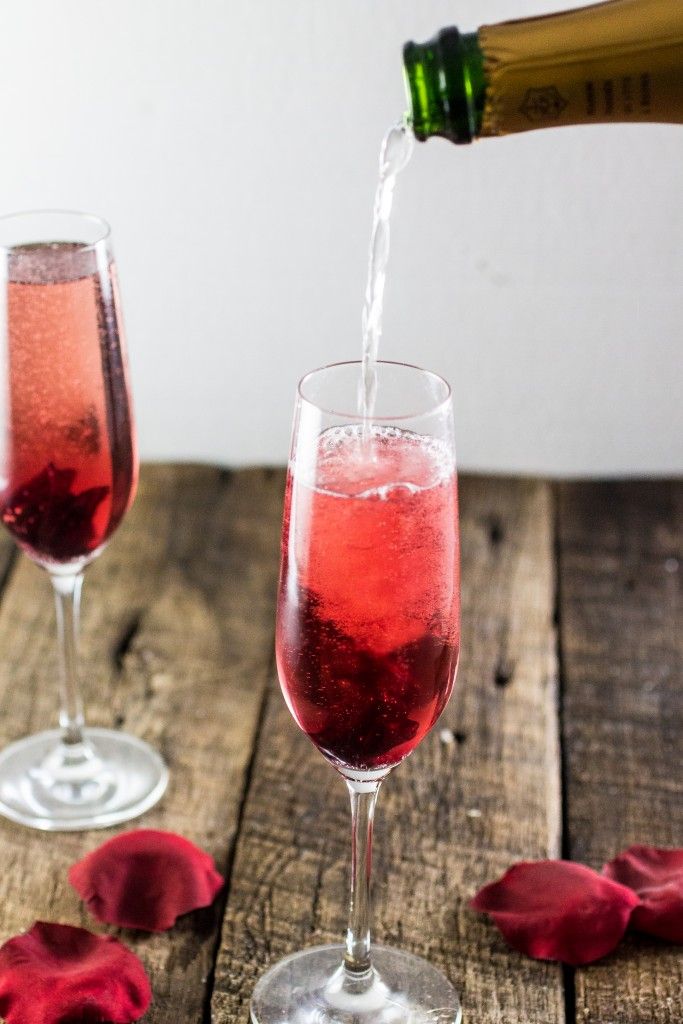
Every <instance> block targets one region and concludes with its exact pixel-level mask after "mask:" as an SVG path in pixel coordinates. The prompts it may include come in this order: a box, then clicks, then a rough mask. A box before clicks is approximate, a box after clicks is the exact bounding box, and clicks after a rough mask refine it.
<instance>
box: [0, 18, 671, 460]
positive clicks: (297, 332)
mask: <svg viewBox="0 0 683 1024" xmlns="http://www.w3.org/2000/svg"><path fill="white" fill-rule="evenodd" d="M559 3H560V0H558V2H557V3H552V2H551V3H549V2H548V0H514V2H513V0H229V2H226V0H165V2H164V0H116V2H111V0H60V2H59V3H54V0H22V2H21V3H20V4H13V5H11V9H10V6H9V5H5V8H4V11H3V17H2V23H1V31H0V67H1V69H2V71H1V74H2V81H3V84H2V89H1V90H0V107H1V110H2V137H3V138H2V150H3V159H2V164H1V165H0V181H1V184H2V189H1V192H0V195H1V196H2V200H1V201H2V207H3V209H2V212H11V211H13V210H19V209H26V208H36V207H50V206H57V207H64V208H73V209H87V210H91V211H92V212H96V213H100V214H102V215H103V216H105V217H107V219H109V220H110V222H111V223H112V226H113V230H114V241H115V248H116V251H117V255H118V263H119V271H120V277H121V282H122V291H123V299H124V311H125V316H126V323H127V332H128V338H129V346H130V353H131V362H132V369H133V377H134V387H135V397H136V404H137V415H138V422H139V431H140V441H141V449H142V454H143V455H144V456H145V457H147V458H167V459H172V458H176V459H195V458H198V459H202V460H212V461H217V462H221V463H246V462H279V461H284V459H285V457H286V451H287V446H288V437H289V426H290V416H291V410H292V400H293V393H294V387H295V383H296V380H297V379H298V377H299V376H300V375H301V374H302V373H303V372H304V371H306V370H308V369H310V368H312V367H313V366H317V365H321V364H323V363H326V362H331V361H336V360H339V359H346V358H357V357H358V355H359V353H360V310H361V301H362V293H363V288H364V276H365V265H366V253H367V245H368V234H369V230H370V212H371V203H372V196H373V191H374V186H375V177H376V166H377V156H378V149H379V143H380V139H381V137H382V134H383V133H384V131H385V129H386V128H387V127H388V126H389V124H390V123H391V122H392V121H393V120H395V119H396V118H397V117H398V116H399V115H400V114H401V113H402V111H403V109H404V97H403V83H402V76H401V47H402V44H403V42H404V41H405V40H406V39H408V38H414V39H418V40H421V39H426V38H428V37H429V36H430V35H432V34H433V33H434V31H435V30H437V29H438V28H440V27H441V26H443V25H446V24H458V25H460V27H461V28H464V29H473V28H475V27H476V26H477V25H478V24H479V23H480V22H483V21H494V20H501V19H503V18H507V17H513V16H517V15H524V14H530V13H540V12H545V11H548V10H550V9H553V8H554V7H557V6H558V4H559ZM682 169H683V128H680V127H670V126H650V125H647V126H642V127H640V126H638V127H635V126H611V127H609V128H595V127H591V128H583V129H559V130H557V131H544V132H536V133H530V134H527V135H525V136H519V137H516V138H509V139H503V140H485V141H482V142H480V143H479V144H477V145H474V146H470V147H458V148H455V147H453V146H451V145H450V144H449V143H446V142H442V141H440V140H438V141H432V142H429V143H427V144H425V145H423V146H420V147H418V149H417V151H416V153H415V156H414V159H413V161H412V163H411V165H410V166H409V168H408V169H407V170H406V172H405V173H404V175H403V177H402V179H401V180H400V182H399V187H398V189H397V194H396V202H395V218H394V224H393V250H392V258H391V263H390V269H389V278H388V282H387V289H386V307H385V308H386V318H385V332H384V338H383V344H382V351H383V355H384V356H385V357H387V358H392V359H400V360H407V361H410V362H417V363H419V364H422V365H425V366H429V367H431V368H432V369H435V370H438V371H440V372H441V373H443V374H444V375H445V376H447V377H448V378H449V379H450V380H451V382H452V384H453V386H454V392H455V400H456V423H457V431H458V447H459V457H460V463H461V466H463V467H466V468H476V469H482V470H506V471H523V472H531V473H551V474H556V475H561V474H601V473H609V474H612V473H630V472H633V473H636V472H637V473H677V472H681V471H683V402H682V400H681V380H682V377H683V373H682V370H683V361H682V356H681V352H682V351H683V346H682V344H681V342H682V338H681V322H682V316H681V314H682V313H683V301H682V299H681V277H682V270H683V265H682V263H683V261H682V257H681V250H682V245H681V243H682V240H683V217H682V209H683V201H682V189H681V181H682Z"/></svg>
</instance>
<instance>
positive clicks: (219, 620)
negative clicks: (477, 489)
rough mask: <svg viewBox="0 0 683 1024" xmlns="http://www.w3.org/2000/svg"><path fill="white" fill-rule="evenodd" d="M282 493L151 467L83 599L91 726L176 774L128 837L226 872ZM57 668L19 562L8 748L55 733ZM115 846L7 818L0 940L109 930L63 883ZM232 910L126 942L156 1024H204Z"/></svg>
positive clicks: (6, 670) (266, 622) (38, 586)
mask: <svg viewBox="0 0 683 1024" xmlns="http://www.w3.org/2000/svg"><path fill="white" fill-rule="evenodd" d="M282 482H283V481H282V476H281V475H280V474H277V473H272V472H270V471H268V470H255V471H243V472H240V473H238V474H234V475H233V474H230V473H227V472H223V471H220V470H218V469H211V468H208V467H147V468H146V469H145V470H144V472H143V474H142V479H141V486H140V492H139V495H138V498H137V500H136V503H135V505H134V506H133V509H132V510H131V512H130V513H129V515H128V517H127V520H126V522H125V523H124V524H123V526H122V527H121V530H120V531H119V533H118V534H117V536H116V537H115V538H114V540H113V542H112V544H111V547H110V548H109V549H108V550H107V551H106V552H105V553H104V554H103V555H102V556H101V558H100V559H98V561H97V562H96V563H95V564H93V565H92V566H91V567H90V568H89V569H88V571H87V574H86V582H85V587H84V605H83V623H82V643H81V648H82V665H83V680H84V693H85V697H86V708H87V719H88V721H89V722H90V723H91V724H98V725H107V726H115V727H122V728H125V729H127V730H128V731H130V732H132V733H134V734H136V735H138V736H141V737H143V738H144V739H146V740H148V741H149V742H150V743H152V744H153V745H155V746H156V747H157V748H158V749H160V750H161V751H162V752H163V754H164V756H165V758H166V760H167V761H168V763H169V766H170V769H171V783H170V786H169V790H168V793H167V795H166V796H165V798H164V800H163V802H162V803H161V804H160V805H159V807H158V808H156V809H154V810H153V811H152V812H150V813H148V814H147V815H145V817H144V819H141V820H140V822H137V823H132V825H129V826H125V827H135V825H143V826H144V827H156V828H165V829H171V830H174V831H177V832H180V833H182V834H183V835H185V836H187V837H188V838H190V839H192V840H194V841H195V842H198V843H199V844H200V845H202V846H203V847H204V848H206V849H207V850H209V852H210V853H211V854H212V855H213V856H214V857H215V859H216V861H217V863H218V866H219V870H222V871H224V872H225V870H226V868H227V867H228V864H229V860H230V855H231V848H232V843H233V837H234V833H235V829H236V825H237V821H238V814H239V809H240V805H241V801H242V797H243V790H244V785H245V778H246V773H247V769H248V765H249V762H250V758H251V752H252V749H253V744H254V737H255V733H256V731H257V726H258V721H259V714H260V708H261V703H262V697H263V691H264V687H265V684H266V681H267V679H268V676H269V674H270V663H271V650H272V631H273V625H272V624H273V615H274V604H273V602H274V593H275V575H276V571H277V560H278V557H277V548H278V544H277V538H278V532H279V518H280V508H281V501H282ZM4 551H5V548H4V547H3V548H2V549H0V559H2V557H3V555H4ZM55 667H56V649H55V626H54V615H53V608H52V597H51V593H50V587H49V583H48V580H47V579H46V578H45V576H44V575H43V574H42V573H41V572H40V571H39V570H38V569H36V568H35V567H34V566H32V565H31V564H30V563H29V562H28V561H27V560H26V559H24V558H21V559H19V560H18V562H17V564H16V569H15V571H14V572H13V574H12V576H11V578H10V579H9V582H8V585H7V587H6V590H5V592H4V594H3V600H2V605H1V607H0V708H1V714H0V742H1V743H6V742H8V741H10V740H13V739H16V738H18V737H19V736H21V735H24V734H26V733H28V732H31V731H34V730H38V729H42V728H45V727H48V726H52V725H53V724H54V721H55V705H56V685H55V677H54V676H55ZM111 834H112V832H111V830H108V831H107V832H104V833H102V832H90V833H81V834H61V835H44V834H40V833H35V832H31V831H30V830H28V829H24V828H21V827H19V826H14V825H12V824H11V823H9V822H6V821H4V820H3V819H0V851H1V854H2V861H3V871H2V872H0V905H2V908H3V912H2V917H1V918H0V939H2V940H4V939H5V938H7V937H8V936H10V935H12V934H15V933H17V932H18V931H21V930H23V929H25V928H27V927H29V926H30V925H31V923H32V922H33V920H34V919H35V918H44V919H48V920H57V921H64V922H67V923H72V924H82V925H84V926H86V927H89V928H91V929H93V930H94V931H104V930H107V929H104V928H102V927H101V926H99V925H98V924H97V923H96V922H94V921H93V920H92V919H91V918H89V917H88V915H87V913H86V912H85V911H84V909H83V908H82V906H81V905H80V904H79V901H78V899H77V897H76V895H75V893H74V892H73V891H72V890H71V889H70V887H69V886H68V884H67V880H66V873H67V869H68V867H69V865H70V864H71V863H72V862H73V861H74V860H76V859H78V858H79V857H81V856H82V855H83V854H84V853H85V852H87V851H88V850H91V849H93V848H94V847H95V846H97V845H99V844H100V843H101V842H102V841H103V840H104V839H105V838H107V837H108V836H110V835H111ZM222 906H223V901H222V900H221V899H219V900H218V901H217V903H216V904H215V905H214V907H212V908H210V909H208V910H206V911H199V912H197V913H195V914H191V915H189V916H187V917H185V918H183V919H182V920H181V922H180V923H179V924H178V925H177V926H176V928H174V929H173V930H172V931H171V932H169V933H167V934H164V935H156V936H145V935H143V934H142V933H134V932H130V931H125V932H122V933H121V937H122V938H123V940H124V941H125V942H126V943H127V944H128V945H130V946H131V947H132V948H133V949H134V950H135V951H136V952H137V953H138V954H139V955H140V956H141V957H142V959H143V961H144V963H145V965H146V967H147V969H148V971H149V973H150V977H151V980H152V987H153V991H154V1000H155V1001H154V1004H153V1006H152V1009H151V1010H150V1012H149V1013H148V1014H147V1016H146V1018H145V1020H146V1021H149V1022H150V1024H152V1022H154V1024H162V1022H171V1021H173V1022H176V1021H178V1020H182V1021H183V1022H187V1024H191V1022H195V1021H196V1022H199V1021H202V1019H203V1016H204V1009H205V1005H204V1004H205V1001H206V998H207V981H208V979H209V977H210V972H211V968H212V964H213V958H214V952H215V946H216V939H217V933H218V929H219V927H220V915H221V912H222ZM109 930H110V931H115V930H114V929H109Z"/></svg>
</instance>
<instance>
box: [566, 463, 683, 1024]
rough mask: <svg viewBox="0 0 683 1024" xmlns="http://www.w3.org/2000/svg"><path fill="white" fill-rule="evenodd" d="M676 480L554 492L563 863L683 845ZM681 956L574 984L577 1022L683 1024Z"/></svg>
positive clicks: (618, 963) (666, 954) (631, 945)
mask: <svg viewBox="0 0 683 1024" xmlns="http://www.w3.org/2000/svg"><path fill="white" fill-rule="evenodd" d="M681 523H683V482H678V483H675V482H659V483H657V482H633V483H581V484H566V485H562V486H561V487H560V489H559V540H560V622H561V647H562V658H563V677H564V697H563V705H564V711H563V721H564V746H565V752H566V753H565V756H566V768H567V779H566V799H567V814H566V819H567V825H568V840H569V853H570V855H571V857H572V858H573V859H575V860H580V861H584V862H586V863H588V864H590V865H592V866H593V867H596V868H599V867H600V866H601V865H602V864H603V863H604V862H605V861H606V860H609V859H610V858H611V857H612V856H614V854H615V853H617V852H618V851H619V850H621V849H623V848H624V847H626V846H628V845H630V844H631V843H652V844H654V845H659V846H681V845H683V779H682V778H681V736H682V735H683V696H682V692H683V691H682V689H681V683H682V679H681V669H682V667H683V630H682V629H681V626H682V625H683V623H682V621H681V591H682V584H683V552H682V551H681ZM682 990H683V956H681V950H680V947H679V948H677V947H675V946H669V945H667V944H665V943H660V942H654V941H648V940H647V939H645V938H642V939H641V938H633V939H630V940H629V941H627V942H626V943H625V944H624V945H623V946H622V947H620V949H619V950H618V951H617V952H616V953H615V954H614V955H613V956H611V957H609V958H608V959H607V960H605V961H602V962H601V963H600V964H597V965H595V966H593V967H590V968H587V969H585V970H581V971H579V972H577V976H576V1004H577V1007H576V1019H577V1021H579V1022H580V1024H607V1022H610V1024H680V1021H681V991H682Z"/></svg>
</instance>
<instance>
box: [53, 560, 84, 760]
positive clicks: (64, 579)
mask: <svg viewBox="0 0 683 1024" xmlns="http://www.w3.org/2000/svg"><path fill="white" fill-rule="evenodd" d="M50 579H51V580H52V586H53V587H54V592H55V605H56V609H57V638H58V644H59V669H60V707H59V724H60V726H61V728H62V732H63V736H62V741H63V742H64V743H67V744H69V745H72V744H75V743H82V742H83V725H84V718H83V702H82V700H81V690H80V683H79V678H78V622H79V612H80V605H81V587H82V585H83V573H81V572H78V573H74V574H73V575H72V576H57V575H52V574H51V575H50Z"/></svg>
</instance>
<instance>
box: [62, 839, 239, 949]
mask: <svg viewBox="0 0 683 1024" xmlns="http://www.w3.org/2000/svg"><path fill="white" fill-rule="evenodd" d="M69 881H70V883H71V885H72V886H73V887H74V889H75V890H76V892H77V893H78V894H79V896H80V897H81V898H82V899H83V900H85V902H86V903H87V905H88V910H89V911H90V913H91V914H92V915H93V917H96V918H97V920H98V921H105V922H107V924H115V925H118V926H119V927H120V928H141V929H144V930H145V931H150V932H161V931H166V929H168V928H171V927H172V925H174V924H175V922H176V919H177V918H178V917H180V915H181V914H187V913H189V912H190V911H191V910H196V909H198V908H199V907H207V906H209V904H210V903H212V902H213V900H214V898H215V896H216V893H217V892H218V891H219V890H220V889H221V888H222V886H223V878H222V876H221V875H219V873H218V872H217V871H216V865H215V864H214V861H213V857H211V856H209V854H208V853H205V852H204V850H201V849H200V848H199V847H198V846H195V845H194V843H191V842H190V841H189V840H188V839H184V838H183V837H182V836H179V835H176V834H175V833H174V832H159V831H156V830H153V829H137V830H135V831H133V832H124V833H122V834H121V835H118V836H115V837H114V838H113V839H110V840H108V842H106V843H104V844H103V845H102V846H100V847H98V848H97V849H96V850H94V851H93V852H92V853H89V854H88V855H87V856H86V857H84V858H83V860H81V861H78V863H76V864H74V865H72V867H71V868H70V870H69Z"/></svg>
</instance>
